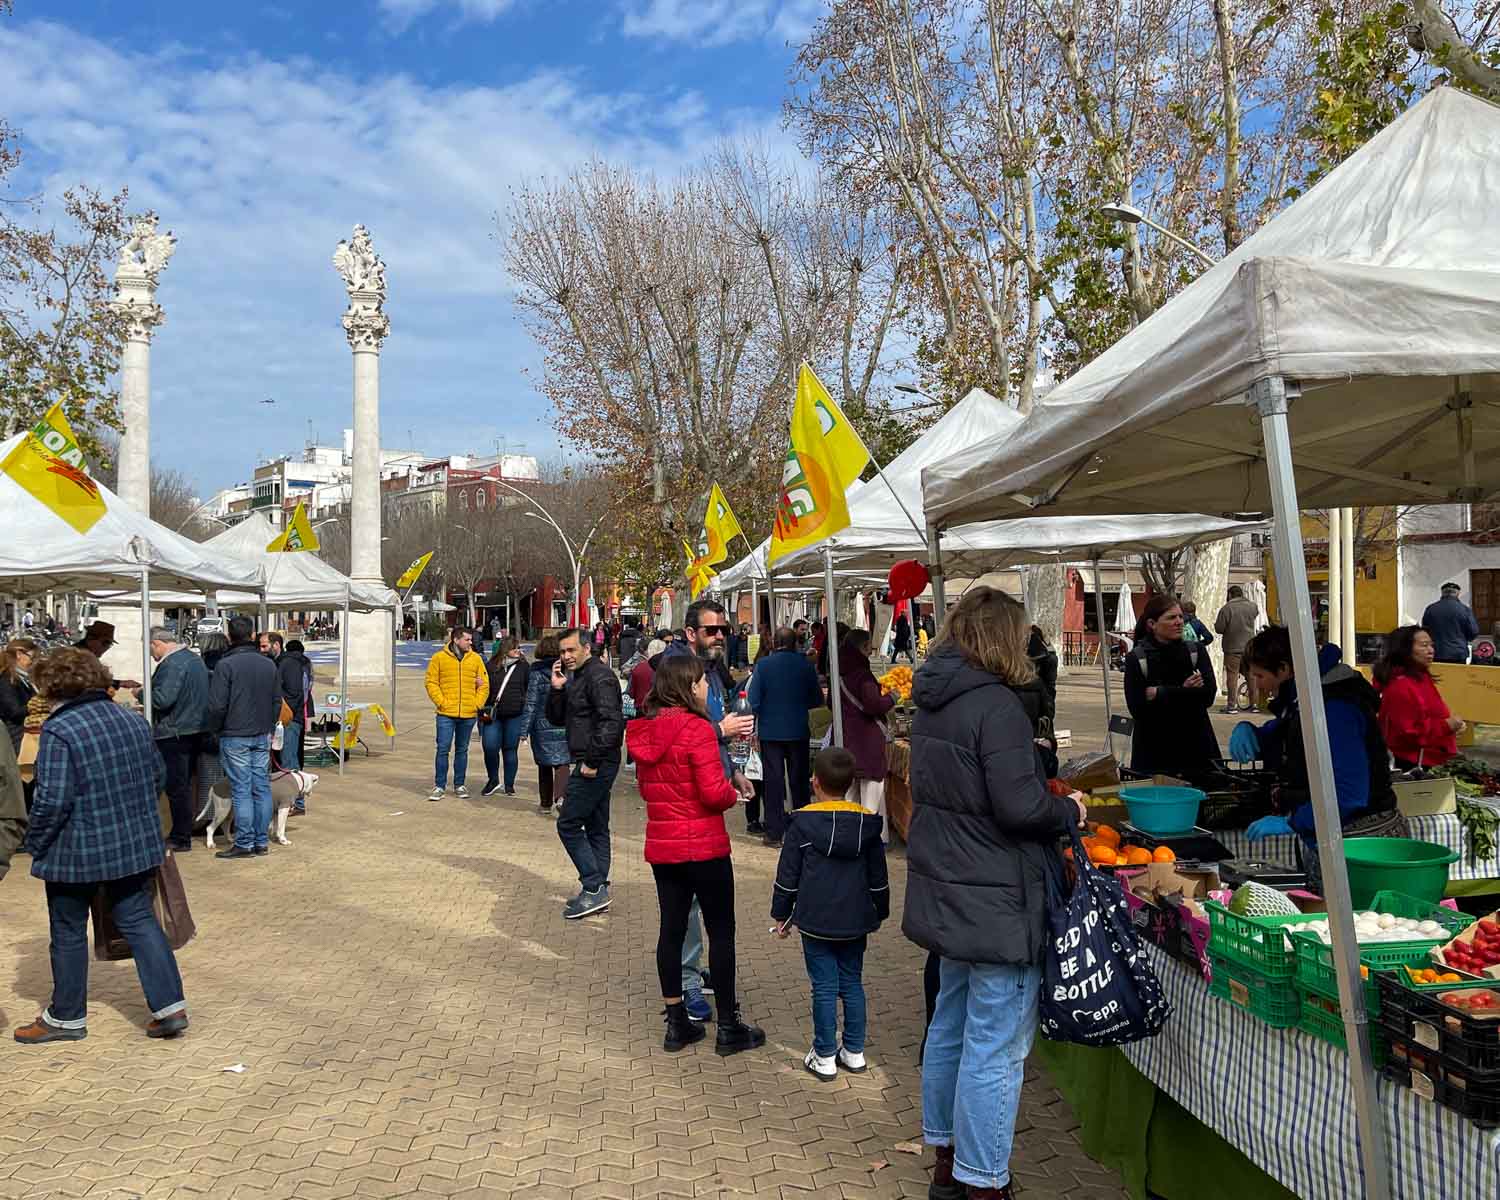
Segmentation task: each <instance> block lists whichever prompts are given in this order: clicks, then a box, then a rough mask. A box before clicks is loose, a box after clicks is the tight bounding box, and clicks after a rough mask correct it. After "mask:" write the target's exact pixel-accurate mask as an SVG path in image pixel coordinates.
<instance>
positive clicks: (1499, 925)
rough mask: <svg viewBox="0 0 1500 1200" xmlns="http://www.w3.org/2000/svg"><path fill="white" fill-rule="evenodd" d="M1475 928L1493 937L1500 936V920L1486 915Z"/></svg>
mask: <svg viewBox="0 0 1500 1200" xmlns="http://www.w3.org/2000/svg"><path fill="white" fill-rule="evenodd" d="M1475 928H1476V929H1478V931H1479V932H1480V933H1487V934H1489V935H1490V936H1491V937H1494V936H1500V921H1494V920H1492V919H1490V918H1489V917H1485V918H1484V919H1483V920H1482V921H1480V922H1479V924H1478V925H1477V926H1476V927H1475Z"/></svg>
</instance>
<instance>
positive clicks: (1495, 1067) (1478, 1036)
mask: <svg viewBox="0 0 1500 1200" xmlns="http://www.w3.org/2000/svg"><path fill="white" fill-rule="evenodd" d="M1376 986H1377V987H1378V988H1379V989H1380V1020H1381V1024H1383V1025H1384V1026H1385V1027H1386V1029H1388V1030H1389V1031H1390V1032H1391V1033H1392V1034H1395V1035H1396V1036H1398V1037H1404V1038H1410V1039H1411V1040H1412V1041H1414V1042H1416V1043H1418V1044H1419V1045H1422V1046H1425V1047H1427V1048H1428V1049H1429V1050H1431V1051H1433V1052H1434V1053H1438V1054H1441V1055H1442V1057H1443V1059H1444V1061H1445V1062H1446V1063H1448V1064H1449V1065H1450V1066H1451V1067H1453V1068H1454V1069H1456V1070H1461V1071H1469V1072H1483V1073H1490V1074H1494V1075H1495V1076H1496V1077H1497V1079H1500V1018H1497V1017H1489V1018H1485V1017H1477V1016H1473V1015H1471V1014H1469V1013H1466V1012H1462V1011H1460V1010H1459V1009H1455V1008H1451V1007H1450V1006H1448V1005H1446V1004H1443V1003H1442V1002H1441V1001H1440V1000H1439V999H1438V997H1439V996H1440V995H1443V994H1446V993H1448V992H1465V991H1484V990H1486V988H1488V989H1492V990H1495V991H1500V987H1497V985H1496V984H1494V983H1493V982H1491V981H1473V982H1464V983H1452V984H1445V985H1444V986H1442V987H1441V988H1435V987H1429V988H1427V989H1426V990H1423V991H1417V990H1415V989H1413V988H1411V987H1408V986H1407V985H1406V983H1405V982H1404V981H1403V980H1402V978H1401V972H1399V971H1396V972H1391V973H1389V974H1381V975H1380V976H1379V978H1378V980H1377V984H1376Z"/></svg>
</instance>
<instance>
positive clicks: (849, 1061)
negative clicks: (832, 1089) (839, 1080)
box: [838, 1046, 869, 1075]
mask: <svg viewBox="0 0 1500 1200" xmlns="http://www.w3.org/2000/svg"><path fill="white" fill-rule="evenodd" d="M838 1059H839V1066H841V1067H843V1068H844V1070H846V1071H853V1072H854V1073H855V1074H856V1075H859V1074H861V1073H863V1072H864V1071H867V1070H869V1064H868V1063H866V1062H865V1056H864V1052H863V1051H858V1052H856V1051H853V1050H845V1049H844V1048H843V1047H842V1046H840V1047H839V1054H838Z"/></svg>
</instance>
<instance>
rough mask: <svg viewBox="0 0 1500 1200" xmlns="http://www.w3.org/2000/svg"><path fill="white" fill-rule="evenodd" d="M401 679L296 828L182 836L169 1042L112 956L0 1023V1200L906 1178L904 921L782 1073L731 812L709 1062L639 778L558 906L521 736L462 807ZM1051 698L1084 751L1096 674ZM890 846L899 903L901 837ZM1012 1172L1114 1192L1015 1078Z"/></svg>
mask: <svg viewBox="0 0 1500 1200" xmlns="http://www.w3.org/2000/svg"><path fill="white" fill-rule="evenodd" d="M321 670H326V668H320V671H321ZM399 686H400V705H399V710H398V714H397V721H398V724H399V725H400V726H401V728H402V729H403V730H404V734H403V736H402V737H401V739H400V741H399V743H398V748H397V749H396V750H395V751H393V752H392V751H387V750H386V748H385V746H386V743H385V741H384V739H381V738H376V739H372V745H373V747H374V753H373V754H372V755H371V756H370V757H369V758H368V759H366V758H364V757H359V758H356V759H355V760H354V761H353V762H352V763H351V764H350V766H349V768H348V773H347V774H346V776H345V778H344V780H343V781H342V782H340V781H339V780H338V778H337V776H336V775H335V774H334V773H333V771H332V770H329V769H324V770H323V772H322V779H321V782H320V784H319V787H318V790H317V792H316V794H315V795H314V797H313V800H312V803H311V805H310V808H311V814H310V815H309V816H308V817H306V818H302V819H299V820H295V821H293V822H291V825H290V828H289V835H290V837H291V839H292V843H293V844H292V845H291V846H287V847H277V846H273V847H272V849H271V854H270V857H269V858H266V859H258V860H252V861H249V862H221V861H218V860H216V859H214V858H213V856H212V855H211V854H210V853H208V852H206V851H205V850H204V848H203V844H202V839H201V838H200V839H197V841H196V843H195V847H194V849H193V851H192V853H190V854H188V855H185V856H183V858H182V860H181V862H182V869H183V875H184V877H185V881H186V885H187V889H188V894H189V897H190V900H191V903H192V907H193V912H194V916H195V917H196V919H197V923H198V929H199V934H198V937H197V939H196V940H194V941H193V942H192V943H191V944H189V945H188V946H187V947H186V948H185V949H184V950H183V951H181V952H180V954H179V956H178V958H179V962H180V964H181V968H182V975H183V979H184V982H185V985H186V990H187V997H188V1003H189V1006H190V1010H191V1015H192V1029H191V1030H190V1032H189V1033H188V1034H187V1035H186V1036H185V1037H183V1038H182V1039H180V1040H177V1041H173V1042H156V1041H150V1040H148V1039H147V1038H146V1036H145V1033H144V1027H145V1022H146V1020H147V1014H146V1012H145V1010H144V1007H143V1001H142V998H141V993H140V989H139V986H138V984H137V982H136V978H135V972H134V969H133V967H132V965H131V964H130V963H128V962H126V963H93V964H91V978H90V997H89V999H90V1011H89V1036H88V1039H87V1040H86V1041H83V1042H81V1043H77V1044H54V1045H51V1046H40V1047H23V1046H19V1045H17V1044H15V1043H14V1042H12V1041H10V1039H9V1036H8V1034H7V1035H6V1038H5V1040H4V1042H3V1043H0V1081H3V1082H0V1197H23V1196H34V1197H51V1196H58V1197H61V1196H89V1197H113V1198H116V1200H124V1198H125V1197H148V1196H149V1197H157V1196H195V1195H201V1196H211V1197H214V1198H215V1200H221V1198H229V1197H251V1196H267V1197H273V1196H274V1197H305V1198H307V1200H322V1198H325V1197H327V1198H332V1197H344V1196H348V1197H361V1198H362V1197H378V1196H464V1197H489V1196H507V1195H515V1196H527V1197H549V1196H556V1197H575V1198H577V1200H584V1198H586V1197H622V1198H623V1197H645V1196H723V1197H734V1196H748V1195H758V1196H780V1197H787V1198H790V1197H802V1196H812V1195H816V1196H820V1197H841V1196H842V1197H855V1196H892V1197H895V1196H925V1195H926V1187H927V1181H928V1178H929V1174H928V1172H929V1171H930V1168H931V1161H932V1160H931V1154H930V1152H924V1153H923V1154H922V1155H920V1156H917V1155H913V1154H911V1153H908V1152H907V1149H909V1148H910V1146H911V1144H912V1143H916V1142H919V1141H920V1133H921V1109H920V1071H919V1068H918V1065H917V1049H918V1046H919V1044H920V1041H921V1036H922V990H921V974H922V959H923V954H922V952H921V951H919V950H918V949H917V948H916V947H914V946H913V945H911V944H910V943H909V942H907V941H906V940H905V939H904V938H903V937H902V936H901V933H900V921H899V915H897V916H894V917H893V919H892V921H891V922H890V923H889V924H887V926H885V927H884V928H883V929H882V930H881V931H880V932H879V933H878V934H876V935H875V936H874V937H872V939H871V944H870V954H869V957H868V959H867V966H866V986H867V989H868V991H869V996H870V1009H871V1012H870V1042H869V1056H870V1059H871V1062H872V1067H871V1070H870V1071H869V1072H868V1074H866V1075H864V1076H860V1077H854V1076H848V1075H845V1076H842V1077H841V1078H840V1079H839V1080H838V1081H837V1082H836V1083H833V1084H822V1083H819V1082H817V1081H815V1080H814V1079H812V1078H811V1077H810V1076H809V1075H807V1074H806V1073H805V1072H804V1071H803V1070H802V1067H801V1057H802V1055H803V1054H804V1053H805V1052H806V1050H807V1047H808V1045H809V1041H810V1036H811V1021H810V1016H809V1013H808V990H807V981H806V977H805V975H804V971H803V966H802V956H801V954H800V952H799V949H798V946H797V943H796V942H795V941H794V940H793V941H790V942H780V941H777V940H776V939H774V938H772V937H770V936H769V935H768V933H767V926H768V924H769V922H768V918H767V913H768V908H769V903H770V892H771V880H772V877H773V875H774V871H775V862H776V852H775V851H772V850H769V849H766V848H765V847H763V846H762V845H761V844H760V841H759V839H758V838H756V839H751V838H749V837H746V836H745V835H744V833H743V828H744V825H743V814H742V813H740V812H736V813H733V814H731V817H730V824H731V828H732V830H733V831H734V832H735V834H736V839H735V847H734V860H735V876H736V886H737V890H738V903H739V918H740V920H739V938H738V946H739V961H740V971H741V980H742V983H741V991H742V996H743V1005H744V1009H745V1012H746V1015H747V1017H749V1018H750V1019H753V1020H754V1021H756V1022H757V1023H759V1024H761V1025H763V1026H764V1027H765V1029H766V1032H767V1044H766V1046H765V1048H764V1049H762V1050H759V1051H754V1052H750V1053H746V1054H741V1055H737V1056H735V1057H732V1058H723V1059H721V1058H719V1057H717V1056H716V1055H715V1054H714V1053H713V1050H712V1034H711V1033H710V1038H709V1040H708V1041H706V1042H703V1043H699V1044H698V1045H697V1046H696V1047H693V1048H690V1049H689V1050H687V1051H686V1052H684V1053H682V1054H679V1055H668V1054H665V1053H663V1052H662V1049H661V1033H662V1022H661V1018H660V1016H659V1012H660V1008H661V1002H660V998H659V996H658V995H657V987H656V978H655V971H654V960H653V951H654V946H655V940H656V921H657V908H656V898H655V892H654V889H653V887H652V883H651V876H650V873H649V871H648V869H647V867H646V864H645V863H644V861H643V860H642V857H641V850H642V833H643V814H642V808H641V804H640V801H639V797H638V795H637V793H636V791H635V788H634V786H633V780H632V779H631V777H630V776H629V775H628V774H623V775H622V777H621V782H620V783H619V784H618V785H617V786H616V789H615V799H614V831H615V836H614V841H615V868H614V872H613V875H614V879H615V887H614V894H615V897H616V899H615V903H614V907H613V908H612V909H611V910H610V911H609V912H608V914H607V915H604V916H601V917H595V918H590V919H587V920H584V921H579V922H564V921H563V920H562V919H561V916H560V912H561V908H562V905H563V902H564V901H565V900H566V899H567V898H568V897H569V896H570V895H572V894H573V891H574V890H576V884H577V881H576V878H575V877H574V876H573V875H572V874H571V872H570V870H569V864H568V860H567V858H566V856H565V855H564V853H563V851H562V848H561V846H560V845H559V843H558V840H557V835H556V827H555V825H554V823H553V822H551V821H550V820H547V819H544V818H542V817H539V816H538V815H536V812H535V807H536V788H535V778H536V776H535V771H534V768H533V767H532V766H531V763H530V756H529V754H528V753H526V752H525V750H524V749H523V752H522V760H523V766H522V774H521V779H520V782H519V788H520V795H518V796H516V797H514V798H509V799H507V798H504V797H496V798H493V799H489V800H481V799H479V798H478V796H477V793H478V789H479V787H480V786H481V785H482V784H483V778H484V775H483V768H482V766H481V765H480V755H479V746H478V741H477V739H476V740H475V743H474V747H473V754H472V756H471V760H470V763H471V767H470V775H469V779H470V783H471V786H472V787H473V789H474V792H475V798H473V799H470V800H468V801H461V800H455V799H452V798H451V797H450V798H449V799H447V800H445V801H443V802H442V803H439V804H430V803H428V802H427V801H426V799H425V794H426V791H427V789H428V788H429V787H430V786H431V761H432V760H431V745H432V737H431V718H430V715H429V714H430V709H429V707H428V705H427V703H426V700H425V697H424V696H423V695H422V691H421V682H420V678H419V677H418V675H417V674H416V673H415V672H408V671H403V672H402V673H401V678H400V685H399ZM1060 709H1061V711H1060V714H1059V726H1071V727H1072V728H1073V729H1074V730H1075V731H1077V735H1078V736H1077V737H1076V739H1075V744H1078V743H1084V742H1097V740H1098V737H1097V733H1096V732H1095V731H1098V730H1101V729H1102V727H1103V712H1102V704H1101V696H1100V687H1099V684H1098V681H1097V678H1096V677H1091V676H1090V675H1089V674H1088V673H1087V672H1084V671H1075V672H1074V674H1073V677H1072V678H1071V679H1065V680H1064V683H1063V687H1062V692H1061V696H1060ZM1084 731H1090V736H1089V737H1088V738H1085V737H1084V736H1083V734H1084ZM222 844H224V843H222V842H221V845H222ZM890 859H891V881H892V886H893V891H894V897H893V903H892V908H893V913H894V914H899V913H900V911H901V907H902V902H903V897H904V891H905V882H906V870H905V860H904V857H903V854H902V851H901V849H900V848H899V847H895V848H893V850H892V853H891V855H890ZM27 867H28V863H27V861H26V860H24V859H22V860H20V861H19V862H18V863H17V864H16V865H15V867H14V868H13V870H12V872H11V874H10V876H9V877H8V878H7V879H6V880H5V881H4V882H3V883H0V1020H3V1022H4V1024H5V1027H6V1029H7V1030H8V1029H9V1028H11V1027H13V1026H16V1025H20V1024H23V1023H25V1022H27V1021H29V1020H30V1019H31V1018H32V1017H34V1016H35V1015H36V1014H37V1013H38V1012H39V1011H40V1010H41V1008H42V1007H43V1006H44V1005H45V1003H46V999H47V996H48V994H49V990H50V969H49V965H48V952H47V924H46V909H45V905H44V900H43V895H42V887H41V884H40V883H39V881H37V880H35V879H32V878H31V877H30V876H29V875H28V874H27ZM241 1064H242V1065H243V1067H244V1070H243V1072H231V1071H228V1070H227V1069H226V1068H230V1067H237V1066H239V1065H241ZM1013 1165H1014V1168H1015V1172H1016V1176H1017V1180H1018V1183H1019V1184H1020V1186H1021V1190H1022V1194H1023V1195H1026V1196H1035V1197H1063V1196H1066V1197H1070V1198H1073V1200H1095V1198H1098V1200H1105V1198H1114V1197H1120V1196H1123V1194H1124V1193H1123V1190H1122V1188H1121V1186H1120V1183H1119V1180H1118V1178H1117V1177H1116V1176H1115V1175H1114V1174H1113V1173H1112V1172H1109V1171H1106V1170H1104V1169H1102V1168H1100V1167H1099V1166H1097V1165H1096V1164H1094V1163H1093V1162H1091V1161H1090V1160H1089V1159H1088V1158H1087V1157H1085V1156H1084V1155H1083V1153H1082V1151H1081V1150H1080V1149H1079V1147H1078V1142H1077V1138H1076V1136H1075V1133H1074V1122H1073V1119H1072V1116H1071V1113H1070V1112H1069V1110H1068V1108H1067V1105H1066V1104H1065V1103H1064V1102H1063V1101H1062V1099H1061V1098H1060V1097H1059V1096H1058V1094H1057V1093H1056V1091H1055V1090H1054V1089H1053V1088H1052V1087H1051V1086H1050V1084H1049V1083H1048V1082H1047V1080H1046V1078H1045V1076H1043V1075H1039V1074H1038V1073H1037V1072H1036V1071H1030V1072H1028V1078H1027V1085H1026V1091H1025V1096H1024V1102H1023V1111H1022V1119H1021V1122H1020V1126H1019V1129H1018V1134H1017V1151H1016V1156H1015V1160H1014V1164H1013Z"/></svg>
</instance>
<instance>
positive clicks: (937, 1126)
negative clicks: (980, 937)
mask: <svg viewBox="0 0 1500 1200" xmlns="http://www.w3.org/2000/svg"><path fill="white" fill-rule="evenodd" d="M940 971H941V975H942V987H941V989H940V990H939V991H938V999H937V1011H936V1012H935V1013H933V1016H932V1026H931V1027H930V1028H929V1029H928V1031H927V1049H926V1051H925V1052H924V1053H923V1055H922V1137H923V1140H924V1141H926V1143H927V1144H928V1145H929V1146H952V1147H953V1178H954V1179H956V1180H958V1181H959V1182H960V1183H971V1184H973V1185H974V1186H976V1187H984V1188H1002V1187H1004V1186H1005V1185H1006V1184H1007V1183H1008V1182H1009V1181H1010V1151H1011V1144H1012V1143H1013V1141H1014V1140H1015V1132H1016V1112H1017V1111H1018V1110H1019V1109H1020V1107H1021V1080H1022V1077H1023V1076H1024V1075H1025V1070H1026V1056H1027V1055H1028V1054H1029V1053H1031V1039H1032V1037H1033V1036H1034V1035H1035V1034H1036V1023H1037V995H1038V993H1039V992H1040V990H1041V982H1042V970H1041V968H1040V967H1013V966H1002V965H998V964H992V963H961V962H955V961H954V960H953V959H951V958H945V959H943V960H942V963H941V967H940Z"/></svg>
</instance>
